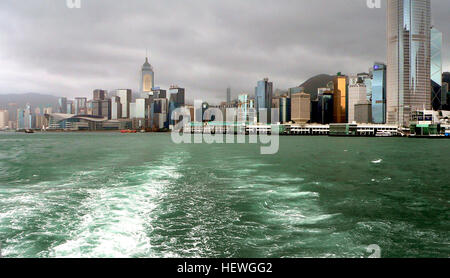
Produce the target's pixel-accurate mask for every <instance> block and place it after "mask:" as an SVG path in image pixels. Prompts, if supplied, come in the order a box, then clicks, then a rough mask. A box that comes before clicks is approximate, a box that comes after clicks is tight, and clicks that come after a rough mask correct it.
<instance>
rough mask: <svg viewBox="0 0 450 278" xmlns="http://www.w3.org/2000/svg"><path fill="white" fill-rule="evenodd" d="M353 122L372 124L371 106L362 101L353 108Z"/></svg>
mask: <svg viewBox="0 0 450 278" xmlns="http://www.w3.org/2000/svg"><path fill="white" fill-rule="evenodd" d="M354 113H355V114H354V121H355V122H356V123H365V124H368V123H371V122H372V104H371V103H370V102H369V101H367V99H364V100H362V101H360V102H358V103H356V104H355V106H354Z"/></svg>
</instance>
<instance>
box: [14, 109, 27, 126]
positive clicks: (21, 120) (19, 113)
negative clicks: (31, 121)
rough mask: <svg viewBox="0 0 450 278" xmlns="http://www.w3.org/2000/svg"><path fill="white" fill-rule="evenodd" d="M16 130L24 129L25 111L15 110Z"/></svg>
mask: <svg viewBox="0 0 450 278" xmlns="http://www.w3.org/2000/svg"><path fill="white" fill-rule="evenodd" d="M16 118H17V124H16V126H17V129H25V110H24V109H21V108H18V109H17V117H16Z"/></svg>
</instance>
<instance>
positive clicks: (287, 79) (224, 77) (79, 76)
mask: <svg viewBox="0 0 450 278" xmlns="http://www.w3.org/2000/svg"><path fill="white" fill-rule="evenodd" d="M6 2H9V1H6ZM64 2H65V1H61V3H59V2H58V1H52V2H50V1H43V2H42V3H28V5H26V4H22V3H11V4H8V5H6V4H5V3H3V2H2V4H0V6H2V10H8V9H13V10H14V13H11V15H9V18H8V16H6V15H5V17H3V18H2V19H1V20H0V22H1V25H0V26H1V27H0V28H2V29H3V30H4V32H3V33H4V34H5V43H4V44H3V45H2V46H0V49H1V50H2V51H1V52H0V53H2V54H3V55H4V56H8V57H2V58H5V59H3V60H4V61H5V65H6V66H5V67H4V68H2V69H1V70H0V72H1V73H0V93H26V92H38V93H50V94H53V95H56V96H67V97H68V98H74V97H75V96H90V95H91V92H92V90H93V89H95V88H105V89H108V90H113V89H116V88H124V87H126V88H131V89H133V90H134V91H136V92H138V90H139V88H138V85H139V79H138V78H139V75H138V74H137V69H136V64H142V57H143V56H144V53H145V49H146V48H149V49H150V51H149V62H150V64H152V66H153V67H154V71H155V72H156V74H155V76H156V77H155V86H160V87H162V88H168V87H169V86H170V85H171V84H178V85H180V86H183V87H184V88H186V90H187V91H189V98H190V99H194V98H200V99H203V100H206V101H211V102H220V101H223V100H224V99H225V98H224V93H223V92H224V90H225V89H226V88H227V87H228V86H230V87H232V88H233V95H232V97H233V98H236V97H237V94H240V93H241V92H242V91H244V92H247V93H250V94H251V93H252V90H253V87H254V81H255V80H261V79H262V78H264V77H269V78H270V80H271V81H273V82H274V90H275V89H276V88H280V89H287V88H290V87H295V86H297V85H299V84H301V83H302V82H303V81H305V80H306V79H308V78H309V77H312V76H314V75H315V74H319V73H331V74H333V73H335V72H338V71H342V72H343V73H346V74H351V73H357V72H362V71H367V69H368V68H369V67H370V66H371V65H372V64H373V62H374V61H380V62H385V61H386V43H385V36H386V35H385V29H386V26H385V18H386V7H385V6H386V5H385V3H383V4H382V8H381V9H369V8H368V7H367V6H366V1H354V2H352V3H353V4H352V5H344V6H345V7H341V6H342V5H339V4H340V3H338V2H340V1H333V2H330V1H315V2H314V3H310V2H308V4H307V5H306V3H305V2H304V1H298V2H291V1H283V2H282V3H278V2H277V3H266V4H267V5H261V6H264V7H259V6H258V5H256V2H251V1H250V2H247V3H240V2H239V3H238V2H236V3H235V5H234V6H233V5H228V3H227V5H226V6H221V4H220V3H215V4H212V3H205V2H204V1H195V4H194V5H192V7H191V8H189V9H187V10H186V13H185V14H183V15H182V16H181V18H179V19H183V20H185V22H184V24H180V23H179V22H175V21H174V19H175V18H176V17H175V16H173V14H172V13H170V14H169V13H165V11H168V9H169V7H167V6H166V4H163V3H157V5H155V6H154V7H153V9H154V10H157V11H161V12H160V13H159V14H161V15H165V14H167V16H162V17H158V16H157V17H155V18H152V17H151V16H149V17H148V18H147V17H145V16H143V13H144V12H145V8H146V6H145V5H146V4H145V3H141V2H140V1H132V2H131V4H130V5H129V7H128V6H127V7H126V8H123V7H120V6H121V5H108V3H106V2H104V1H90V2H89V3H83V4H84V5H83V7H82V8H81V9H68V8H67V7H66V6H65V3H64ZM316 2H317V3H316ZM319 2H326V3H327V4H326V5H325V6H324V5H323V3H322V5H320V4H321V3H319ZM342 2H346V1H344V0H342ZM347 2H348V1H347ZM359 2H361V3H359ZM201 4H204V5H201ZM167 5H169V6H170V4H167ZM179 5H181V6H183V5H184V4H182V3H177V6H179ZM302 5H303V6H305V7H306V6H307V7H308V10H312V11H320V12H321V14H322V15H326V14H327V13H329V12H331V11H333V14H334V16H322V17H321V19H320V21H318V20H317V19H316V20H313V21H311V20H307V19H308V16H309V15H308V14H309V13H307V12H306V11H305V10H302V9H300V10H299V11H297V12H298V13H297V14H295V13H293V11H290V10H291V9H292V7H297V6H299V7H301V6H302ZM447 5H449V6H450V3H446V1H439V0H435V1H432V18H433V21H432V24H433V25H435V26H436V27H437V28H438V29H440V31H441V32H442V33H443V37H444V43H443V51H442V52H443V70H444V71H448V70H449V69H450V63H449V57H448V56H450V55H446V53H450V51H449V44H448V41H447V38H448V37H450V35H449V34H448V33H449V30H446V29H445V24H444V23H445V20H444V19H445V18H444V17H443V16H444V15H446V14H445V13H444V12H443V11H445V10H448V9H446V8H445V7H446V6H447ZM3 6H5V7H3ZM100 7H103V9H100ZM194 8H198V11H201V13H200V14H201V16H200V17H198V18H195V19H193V18H190V16H191V15H192V14H193V12H194V11H193V9H194ZM222 8H224V9H225V10H224V11H223V12H222V13H219V12H220V11H222ZM252 8H253V9H252ZM97 10H102V12H103V14H102V15H99V16H98V17H97V21H94V22H93V21H90V20H87V19H88V18H85V17H89V16H92V13H95V12H96V11H97ZM119 10H120V12H121V14H120V15H121V17H120V19H126V15H129V16H130V18H135V19H136V20H130V21H127V22H124V21H123V20H118V22H121V23H120V24H119V26H116V25H110V27H112V26H115V27H117V28H119V30H121V29H124V28H125V29H129V32H128V33H127V32H117V30H114V31H111V32H116V33H120V34H122V35H123V36H124V37H123V38H122V39H119V38H118V37H117V36H109V35H108V32H101V31H105V30H104V28H105V27H106V25H108V24H113V23H112V21H111V17H114V15H116V14H117V13H118V12H119ZM233 10H240V11H241V12H242V13H244V15H242V14H239V13H238V15H241V17H242V18H241V17H239V18H240V20H238V21H237V22H235V21H233V22H231V20H230V21H227V20H226V19H233V16H229V15H227V14H228V12H231V11H233ZM36 11H37V12H39V15H34V16H33V15H32V14H30V13H31V12H36ZM271 11H272V12H274V14H280V15H281V14H282V15H283V20H280V19H278V20H275V19H274V18H277V17H274V18H269V19H267V21H264V22H262V21H261V20H259V19H257V18H255V16H257V15H258V14H261V13H262V14H264V13H270V12H271ZM355 11H358V12H357V13H356V12H355ZM133 13H134V16H131V15H132V14H133ZM348 13H351V14H352V15H353V17H354V18H353V19H352V20H349V19H348V18H346V17H345V18H343V17H342V15H347V16H348ZM169 15H170V16H169ZM24 16H25V17H26V18H24ZM360 17H361V18H360ZM94 18H95V17H94ZM336 18H338V20H339V23H340V24H338V25H339V26H338V27H336V26H334V25H330V24H329V22H328V21H335V20H336ZM358 18H360V19H359V21H360V24H359V23H358V24H354V21H355V20H358ZM155 19H160V20H159V21H158V22H157V23H158V24H156V25H152V24H149V25H148V26H149V27H145V28H144V27H143V26H141V25H142V24H143V25H146V24H145V22H147V21H149V22H153V20H155ZM380 19H381V20H380ZM80 20H87V21H83V25H81V26H79V27H81V28H77V23H80V22H81V21H80ZM183 20H180V22H182V21H183ZM294 20H295V21H294ZM11 22H12V23H13V24H9V25H6V23H11ZM52 22H53V23H54V22H58V24H56V25H57V26H58V27H53V25H55V24H52ZM205 22H211V24H210V26H209V27H204V28H203V29H202V28H200V29H195V27H199V26H201V25H202V24H204V23H205ZM239 22H241V23H243V22H244V23H247V25H248V26H247V25H245V24H244V25H243V26H238V25H237V24H238V23H239ZM375 22H377V23H375ZM138 23H139V24H138ZM186 23H190V25H189V24H186ZM89 24H92V26H94V27H95V28H91V29H93V30H91V29H87V28H85V27H87V25H89ZM114 24H117V23H114ZM166 24H168V25H169V27H167V25H166ZM374 24H375V25H376V26H374ZM37 25H39V26H40V27H41V26H42V28H39V30H37V28H36V26H37ZM11 26H14V27H15V29H14V30H16V31H19V32H16V33H14V34H11V32H10V31H11V30H12V29H13V28H11ZM83 26H84V27H83ZM238 27H248V28H239V29H243V30H238ZM269 27H270V28H269ZM301 27H308V28H304V29H310V31H311V34H307V33H308V32H306V31H305V30H303V29H302V28H301ZM268 28H269V29H268ZM273 28H276V29H277V30H283V31H285V32H279V33H280V34H273V32H267V33H265V32H263V34H265V35H266V37H264V36H263V37H258V36H256V35H261V31H262V30H263V29H266V30H269V31H270V30H271V29H273ZM336 28H337V30H339V32H338V33H337V34H331V33H332V32H334V33H335V32H336ZM78 29H80V30H78ZM112 29H115V28H112ZM194 29H195V30H194ZM316 29H318V30H320V31H321V32H320V35H318V34H314V33H313V32H312V31H314V30H316ZM67 30H69V31H70V32H67ZM130 30H131V31H130ZM318 30H316V31H318ZM361 30H365V31H367V32H369V33H371V34H373V36H369V37H367V38H366V39H365V40H361V41H358V34H359V32H360V31H361ZM65 31H66V33H68V34H66V35H63V34H62V32H65ZM238 31H239V32H238ZM27 32H38V33H39V34H41V35H42V36H27V35H26V34H27ZM243 32H244V33H243ZM250 32H255V33H256V34H252V36H250V37H248V38H247V37H246V36H247V35H249V34H250ZM294 32H295V33H294ZM305 32H306V33H305ZM140 34H146V37H145V38H144V39H142V38H137V39H136V38H134V37H133V36H135V35H140ZM173 34H175V35H176V36H173ZM189 34H190V35H193V36H191V37H189ZM218 34H222V35H225V36H218ZM294 34H295V35H296V36H293V35H294ZM238 35H239V37H241V38H242V39H241V40H238V41H235V40H232V39H233V38H234V37H235V36H238ZM335 36H337V37H335ZM53 37H55V38H56V37H58V38H60V37H61V38H62V39H61V40H60V43H54V44H52V43H51V42H52V38H53ZM138 37H139V36H138ZM141 37H142V36H141ZM299 37H302V39H299ZM77 38H84V40H81V41H77V42H76V43H73V44H70V43H69V42H71V40H75V39H77ZM150 38H151V39H150ZM305 38H306V39H305ZM43 39H46V40H45V41H44V40H43ZM100 39H102V43H99V42H98V40H100ZM223 40H225V41H226V42H227V43H223ZM327 40H332V41H335V42H336V44H335V45H334V46H333V47H330V45H329V44H326V41H327ZM150 41H151V42H150ZM96 42H97V43H96ZM170 42H173V44H174V45H175V46H177V47H168V45H167V43H170ZM175 42H176V43H175ZM286 42H287V43H286ZM376 42H378V43H376ZM218 43H221V44H223V45H225V46H228V48H225V49H222V48H221V49H218V48H217V47H215V46H216V44H218ZM88 44H89V47H88ZM186 44H188V46H186ZM189 45H190V46H189ZM340 45H342V47H340ZM163 46H164V47H163ZM193 46H195V47H196V48H197V49H194V48H195V47H193ZM163 48H164V49H165V50H164V51H163ZM177 48H181V49H182V50H183V51H179V49H177ZM313 48H314V49H316V50H315V51H316V52H314V51H313V52H311V51H312V49H313ZM205 49H207V50H209V51H207V53H200V52H203V51H204V50H205ZM324 50H326V51H327V54H326V55H323V54H322V55H320V54H321V53H320V52H321V51H324ZM174 54H176V55H174ZM178 55H181V56H178ZM321 56H323V57H321ZM88 58H89V59H88ZM85 59H87V60H85ZM276 60H277V61H276ZM174 62H175V63H174ZM313 62H315V63H313ZM25 65H27V71H24V70H23V69H22V70H18V69H19V68H24V67H25ZM236 65H237V66H236ZM130 67H132V68H130ZM18 80H21V82H17V81H18Z"/></svg>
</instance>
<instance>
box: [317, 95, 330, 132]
mask: <svg viewBox="0 0 450 278" xmlns="http://www.w3.org/2000/svg"><path fill="white" fill-rule="evenodd" d="M317 106H318V107H317V113H318V116H317V117H316V119H315V122H317V123H320V124H329V123H332V122H333V92H332V91H325V92H323V93H322V94H321V95H319V96H318V101H317Z"/></svg>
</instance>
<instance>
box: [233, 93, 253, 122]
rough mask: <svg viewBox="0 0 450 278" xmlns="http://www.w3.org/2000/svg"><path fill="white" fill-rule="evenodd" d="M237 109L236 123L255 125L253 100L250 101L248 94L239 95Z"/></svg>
mask: <svg viewBox="0 0 450 278" xmlns="http://www.w3.org/2000/svg"><path fill="white" fill-rule="evenodd" d="M237 107H238V109H237V122H239V123H256V121H257V115H256V111H255V100H254V99H251V98H250V96H249V95H248V94H240V95H239V96H238V104H237Z"/></svg>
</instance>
